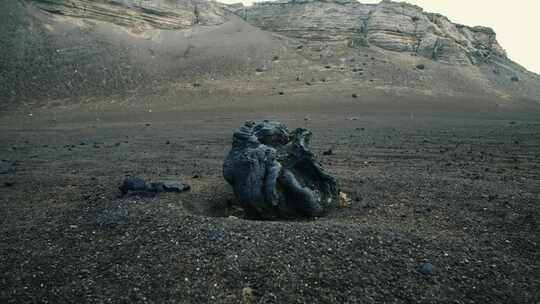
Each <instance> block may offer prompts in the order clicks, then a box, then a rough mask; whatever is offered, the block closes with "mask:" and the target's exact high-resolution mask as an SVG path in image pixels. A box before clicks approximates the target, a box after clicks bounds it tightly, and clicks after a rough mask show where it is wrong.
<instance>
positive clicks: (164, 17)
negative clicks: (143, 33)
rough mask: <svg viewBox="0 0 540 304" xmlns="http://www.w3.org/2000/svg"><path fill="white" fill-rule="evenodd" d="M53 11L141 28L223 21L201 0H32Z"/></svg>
mask: <svg viewBox="0 0 540 304" xmlns="http://www.w3.org/2000/svg"><path fill="white" fill-rule="evenodd" d="M29 2H33V3H35V4H36V5H37V7H39V8H41V9H43V10H45V11H48V12H50V13H53V14H60V15H65V16H70V17H79V18H89V19H97V20H100V21H106V22H111V23H115V24H117V25H123V26H130V27H139V28H140V29H141V30H142V29H149V28H157V29H171V30H175V29H185V28H188V27H190V26H192V25H195V24H201V25H218V24H221V23H223V22H225V21H226V18H225V17H224V14H223V11H222V10H221V8H220V7H219V6H218V5H217V4H216V3H215V2H210V1H204V0H175V1H171V0H154V1H145V0H32V1H29Z"/></svg>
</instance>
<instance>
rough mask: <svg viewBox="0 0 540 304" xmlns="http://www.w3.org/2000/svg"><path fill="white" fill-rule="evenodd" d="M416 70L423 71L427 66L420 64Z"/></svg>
mask: <svg viewBox="0 0 540 304" xmlns="http://www.w3.org/2000/svg"><path fill="white" fill-rule="evenodd" d="M416 68H417V69H419V70H423V69H425V68H426V66H425V65H423V64H419V65H417V66H416Z"/></svg>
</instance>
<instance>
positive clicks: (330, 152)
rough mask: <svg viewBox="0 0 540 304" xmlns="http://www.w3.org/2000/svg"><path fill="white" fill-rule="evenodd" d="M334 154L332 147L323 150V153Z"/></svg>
mask: <svg viewBox="0 0 540 304" xmlns="http://www.w3.org/2000/svg"><path fill="white" fill-rule="evenodd" d="M332 154H334V151H332V149H328V150H326V151H324V152H323V155H332Z"/></svg>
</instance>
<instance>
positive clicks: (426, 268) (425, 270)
mask: <svg viewBox="0 0 540 304" xmlns="http://www.w3.org/2000/svg"><path fill="white" fill-rule="evenodd" d="M418 271H420V273H421V274H423V275H433V273H434V272H435V269H434V267H433V265H432V264H431V263H425V264H424V265H422V267H420V269H419V270H418Z"/></svg>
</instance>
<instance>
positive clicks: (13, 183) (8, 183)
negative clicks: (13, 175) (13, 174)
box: [4, 181, 15, 187]
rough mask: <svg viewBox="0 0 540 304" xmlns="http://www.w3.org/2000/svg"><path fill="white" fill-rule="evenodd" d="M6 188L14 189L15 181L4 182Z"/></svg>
mask: <svg viewBox="0 0 540 304" xmlns="http://www.w3.org/2000/svg"><path fill="white" fill-rule="evenodd" d="M4 186H6V187H13V186H15V182H13V181H9V182H4Z"/></svg>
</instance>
